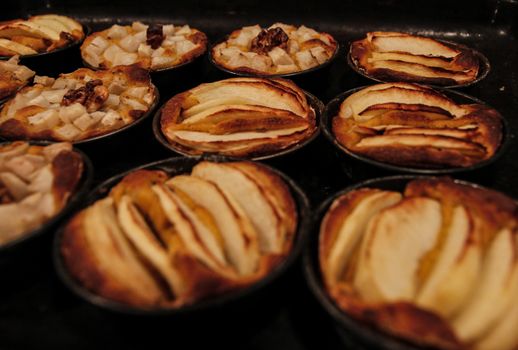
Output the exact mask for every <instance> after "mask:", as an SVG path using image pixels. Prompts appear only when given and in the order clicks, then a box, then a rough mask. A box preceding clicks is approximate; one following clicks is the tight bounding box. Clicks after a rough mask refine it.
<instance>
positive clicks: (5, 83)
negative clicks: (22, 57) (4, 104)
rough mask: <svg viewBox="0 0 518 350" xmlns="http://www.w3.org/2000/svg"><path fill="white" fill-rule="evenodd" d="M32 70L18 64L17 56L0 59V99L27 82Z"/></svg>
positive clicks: (32, 74)
mask: <svg viewBox="0 0 518 350" xmlns="http://www.w3.org/2000/svg"><path fill="white" fill-rule="evenodd" d="M33 76H34V71H32V70H30V69H29V68H27V67H26V66H22V65H20V64H19V56H13V57H11V58H10V59H9V60H7V61H0V100H2V99H4V98H6V97H9V96H11V95H13V94H14V93H16V91H18V90H19V89H21V88H22V87H24V86H25V85H27V84H28V82H29V80H30V79H31V78H32V77H33Z"/></svg>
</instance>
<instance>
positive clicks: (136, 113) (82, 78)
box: [0, 65, 157, 141]
mask: <svg viewBox="0 0 518 350" xmlns="http://www.w3.org/2000/svg"><path fill="white" fill-rule="evenodd" d="M156 98H157V91H156V89H155V87H154V86H153V85H152V84H151V80H150V78H149V73H148V72H147V71H146V70H145V69H143V68H140V67H139V66H135V65H133V66H119V67H116V68H113V69H110V70H106V71H93V70H90V69H87V68H81V69H78V70H76V71H74V72H72V73H68V74H61V75H60V76H59V77H58V78H57V79H53V78H49V77H39V76H37V77H35V78H34V84H33V85H31V86H27V87H25V88H23V89H22V90H20V91H19V92H18V93H17V94H16V96H15V97H14V98H13V99H11V100H10V101H8V102H7V103H6V104H5V105H4V106H3V108H2V110H1V111H0V135H1V136H2V137H5V138H8V139H34V140H57V141H81V140H85V139H88V138H92V137H95V136H100V135H104V134H106V133H109V132H111V131H114V130H117V129H120V128H122V127H124V126H126V125H129V124H131V123H133V122H134V121H136V120H137V119H139V118H141V117H142V116H143V115H144V114H145V113H147V112H148V111H149V110H150V108H152V106H153V105H154V103H155V101H156Z"/></svg>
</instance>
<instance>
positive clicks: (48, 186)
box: [0, 141, 84, 245]
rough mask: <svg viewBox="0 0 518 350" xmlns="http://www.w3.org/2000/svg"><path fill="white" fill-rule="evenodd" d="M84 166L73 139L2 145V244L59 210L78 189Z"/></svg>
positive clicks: (43, 221) (0, 179) (0, 208)
mask: <svg viewBox="0 0 518 350" xmlns="http://www.w3.org/2000/svg"><path fill="white" fill-rule="evenodd" d="M83 167H84V165H83V159H82V157H81V155H80V154H78V153H77V152H75V151H73V149H72V145H71V144H70V143H55V144H52V145H49V146H37V145H30V144H28V143H27V142H22V141H17V142H13V143H9V144H2V145H0V245H2V244H6V243H9V242H10V241H12V240H15V239H17V238H20V237H22V236H23V235H24V234H28V233H30V232H31V231H33V230H35V229H37V228H39V227H41V226H42V225H43V224H44V223H45V222H47V221H48V220H50V219H51V218H52V217H54V216H55V215H56V214H58V213H59V212H60V211H61V210H62V209H63V208H64V207H65V205H66V204H67V202H68V201H69V199H70V197H71V196H72V195H73V194H74V192H75V191H76V188H77V185H78V183H79V181H80V179H81V176H82V174H83Z"/></svg>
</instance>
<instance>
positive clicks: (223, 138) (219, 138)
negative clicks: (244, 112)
mask: <svg viewBox="0 0 518 350" xmlns="http://www.w3.org/2000/svg"><path fill="white" fill-rule="evenodd" d="M307 128H308V126H307V125H302V126H298V127H294V128H288V129H280V130H271V131H266V132H258V131H243V132H236V133H233V134H227V135H213V134H210V133H206V132H199V131H187V130H167V135H168V136H170V137H171V138H176V137H177V138H179V139H182V140H185V141H190V142H211V143H212V142H232V141H243V140H258V139H275V138H278V137H281V136H288V135H292V134H296V133H298V132H301V131H304V130H306V129H307Z"/></svg>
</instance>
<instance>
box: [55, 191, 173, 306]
mask: <svg viewBox="0 0 518 350" xmlns="http://www.w3.org/2000/svg"><path fill="white" fill-rule="evenodd" d="M77 246H79V247H81V249H76V247H77ZM62 253H63V255H64V257H65V261H66V262H67V264H68V266H69V268H71V269H72V270H73V271H76V272H77V274H78V276H79V278H80V279H81V280H82V281H83V283H86V286H87V287H88V288H90V289H93V290H95V291H96V292H99V291H100V292H101V293H107V294H106V296H108V297H110V298H114V299H115V300H118V301H122V302H129V303H131V304H136V305H139V304H141V305H146V306H149V305H153V304H158V303H159V302H160V301H162V300H164V299H166V295H164V293H163V291H162V290H161V288H160V286H159V285H158V283H157V282H156V280H154V279H153V277H152V276H151V274H150V273H149V272H148V271H147V269H146V268H145V266H144V265H143V263H142V262H141V261H140V260H139V258H138V257H137V255H136V253H135V251H134V250H133V248H132V247H131V245H130V244H129V242H128V241H127V239H126V238H125V237H124V233H123V232H122V230H121V228H120V226H119V224H118V222H117V217H116V212H115V209H114V206H113V200H112V199H111V198H105V199H102V200H100V201H97V202H96V203H95V204H93V205H92V206H91V207H89V208H87V209H86V210H85V211H84V212H82V213H81V214H79V216H77V217H75V218H74V219H73V220H72V222H71V223H70V224H69V225H68V226H67V228H66V230H65V234H64V236H63V245H62ZM77 254H80V258H79V259H78V257H77V256H76V255H77ZM85 267H87V268H85ZM92 268H93V271H92V270H90V269H92ZM95 271H96V272H95ZM96 273H98V274H99V275H100V276H103V277H102V278H92V277H94V276H92V274H96ZM108 276H109V277H108ZM95 281H97V282H95ZM121 298H122V300H121Z"/></svg>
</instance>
